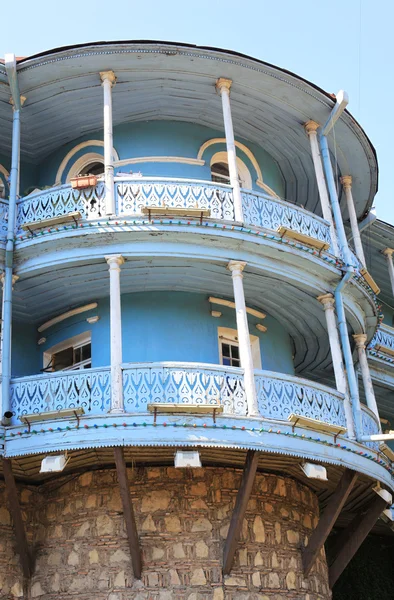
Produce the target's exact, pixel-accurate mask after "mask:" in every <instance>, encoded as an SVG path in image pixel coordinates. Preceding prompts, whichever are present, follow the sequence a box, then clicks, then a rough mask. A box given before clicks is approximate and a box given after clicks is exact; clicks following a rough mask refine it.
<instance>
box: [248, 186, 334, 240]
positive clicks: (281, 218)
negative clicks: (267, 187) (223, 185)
mask: <svg viewBox="0 0 394 600" xmlns="http://www.w3.org/2000/svg"><path fill="white" fill-rule="evenodd" d="M242 205H243V212H244V219H245V223H248V224H251V225H257V226H259V227H264V228H266V229H272V230H274V231H277V230H278V229H279V227H281V226H282V227H286V228H288V229H291V230H292V231H296V232H297V233H302V234H303V235H307V236H309V237H312V238H315V239H318V240H320V241H322V242H326V243H327V244H329V245H331V239H330V228H329V224H328V222H327V221H325V220H324V219H322V218H321V217H318V216H317V215H314V214H313V213H311V212H309V211H307V210H305V209H304V208H301V207H300V206H296V205H295V204H290V203H289V202H286V201H285V200H280V199H279V198H273V197H272V196H268V194H262V193H258V192H251V191H247V190H242Z"/></svg>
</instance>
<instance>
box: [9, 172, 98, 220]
mask: <svg viewBox="0 0 394 600" xmlns="http://www.w3.org/2000/svg"><path fill="white" fill-rule="evenodd" d="M104 191H105V190H104V183H103V182H101V181H100V182H99V183H98V184H97V186H96V187H94V188H87V189H84V190H76V189H73V188H72V187H71V185H68V184H66V185H60V186H58V187H54V188H50V189H47V190H42V191H39V192H36V193H35V194H30V196H26V197H25V198H21V200H19V201H18V203H17V221H16V223H17V231H18V232H20V231H21V226H22V225H23V224H25V223H35V222H38V221H42V220H44V219H52V218H53V217H60V216H62V215H66V214H67V213H70V212H76V211H79V212H80V213H81V215H82V218H83V219H85V220H90V219H97V218H99V217H101V216H103V217H104V216H105V205H104Z"/></svg>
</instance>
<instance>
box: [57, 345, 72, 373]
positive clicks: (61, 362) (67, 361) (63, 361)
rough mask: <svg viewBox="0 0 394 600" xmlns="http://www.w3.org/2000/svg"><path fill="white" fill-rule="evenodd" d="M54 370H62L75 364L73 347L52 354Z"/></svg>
mask: <svg viewBox="0 0 394 600" xmlns="http://www.w3.org/2000/svg"><path fill="white" fill-rule="evenodd" d="M52 363H53V370H54V371H61V370H62V369H66V368H67V367H71V366H72V365H73V348H66V349H65V350H61V351H60V352H56V354H53V355H52Z"/></svg>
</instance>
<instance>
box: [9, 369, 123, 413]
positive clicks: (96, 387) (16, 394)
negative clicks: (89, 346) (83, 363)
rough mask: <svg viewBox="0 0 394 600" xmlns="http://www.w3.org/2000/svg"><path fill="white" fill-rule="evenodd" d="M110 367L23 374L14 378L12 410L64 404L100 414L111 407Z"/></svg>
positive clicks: (46, 408)
mask: <svg viewBox="0 0 394 600" xmlns="http://www.w3.org/2000/svg"><path fill="white" fill-rule="evenodd" d="M110 390H111V377H110V368H109V367H106V368H98V369H85V370H81V371H63V372H60V371H59V372H57V373H45V374H42V375H33V376H31V377H19V378H18V379H13V380H12V381H11V410H12V412H13V413H14V414H15V416H16V417H20V416H22V415H27V414H33V413H42V412H48V411H53V410H61V409H63V408H83V409H84V411H85V414H88V415H97V414H101V413H105V412H108V411H109V410H110Z"/></svg>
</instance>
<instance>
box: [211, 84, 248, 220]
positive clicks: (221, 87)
mask: <svg viewBox="0 0 394 600" xmlns="http://www.w3.org/2000/svg"><path fill="white" fill-rule="evenodd" d="M231 84H232V81H231V79H224V78H223V77H221V78H220V79H218V80H217V82H216V90H217V92H218V94H219V95H220V96H221V98H222V109H223V120H224V132H225V135H226V146H227V160H228V170H229V174H230V184H231V186H232V188H233V199H234V217H235V220H236V221H239V222H240V223H242V222H243V220H244V217H243V210H242V196H241V187H240V185H239V177H238V167H237V153H236V149H235V140H234V130H233V120H232V117H231V106H230V88H231Z"/></svg>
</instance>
